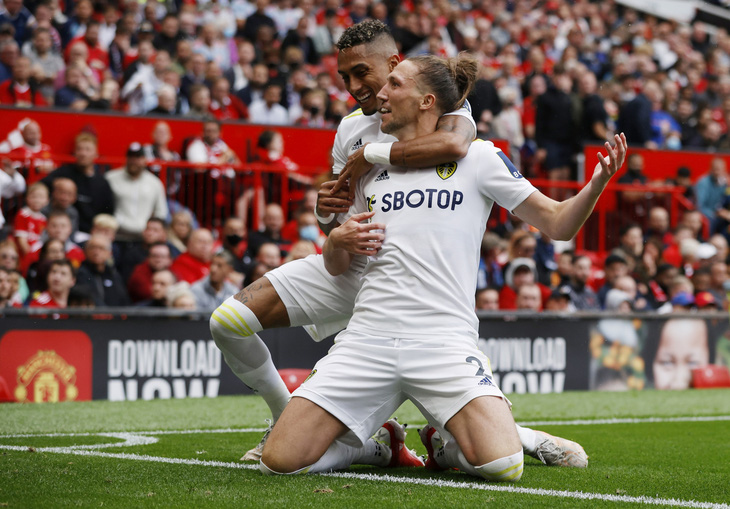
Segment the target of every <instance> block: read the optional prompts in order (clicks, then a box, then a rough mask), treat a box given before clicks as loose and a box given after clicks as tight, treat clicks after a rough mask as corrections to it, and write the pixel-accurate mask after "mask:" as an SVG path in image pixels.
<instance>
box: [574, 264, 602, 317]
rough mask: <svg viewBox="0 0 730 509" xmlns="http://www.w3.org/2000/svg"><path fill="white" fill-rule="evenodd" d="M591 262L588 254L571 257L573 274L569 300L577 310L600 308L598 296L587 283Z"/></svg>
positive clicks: (591, 266)
mask: <svg viewBox="0 0 730 509" xmlns="http://www.w3.org/2000/svg"><path fill="white" fill-rule="evenodd" d="M592 268H593V262H591V259H590V258H589V257H588V256H576V257H575V258H574V259H573V274H572V276H571V278H570V300H571V302H572V303H573V305H574V306H575V309H577V310H579V311H592V310H598V309H600V304H599V302H598V297H597V296H596V292H594V291H593V290H592V289H591V287H590V286H589V285H588V281H589V280H590V278H591V269H592Z"/></svg>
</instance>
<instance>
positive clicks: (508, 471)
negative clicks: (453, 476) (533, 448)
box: [475, 451, 524, 482]
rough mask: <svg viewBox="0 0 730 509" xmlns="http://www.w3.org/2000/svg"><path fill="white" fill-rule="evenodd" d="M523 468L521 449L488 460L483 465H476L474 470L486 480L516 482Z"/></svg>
mask: <svg viewBox="0 0 730 509" xmlns="http://www.w3.org/2000/svg"><path fill="white" fill-rule="evenodd" d="M523 468H524V455H523V454H522V451H520V452H516V453H514V454H512V455H511V456H505V457H503V458H499V459H496V460H494V461H490V462H489V463H485V464H484V465H481V466H478V467H476V468H475V470H476V471H477V472H479V473H478V475H481V476H482V477H484V478H485V479H487V480H488V481H497V482H516V481H519V480H520V477H522V470H523Z"/></svg>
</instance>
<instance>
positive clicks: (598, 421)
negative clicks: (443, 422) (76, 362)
mask: <svg viewBox="0 0 730 509" xmlns="http://www.w3.org/2000/svg"><path fill="white" fill-rule="evenodd" d="M716 421H730V415H709V416H696V417H692V416H685V417H639V418H633V417H617V418H613V419H574V420H570V421H519V422H518V423H517V424H519V425H520V426H582V425H592V424H643V423H662V422H716ZM425 425H426V423H425V422H414V423H410V425H409V427H411V428H412V427H414V426H425ZM266 429H267V428H219V429H183V430H153V431H132V432H131V433H136V434H138V435H195V434H205V433H259V432H261V433H263V432H264V431H266ZM101 433H102V432H98V433H87V432H84V433H22V434H8V435H0V439H2V438H34V437H51V438H53V437H86V436H99V435H100V434H101ZM118 433H125V432H123V431H119V432H118Z"/></svg>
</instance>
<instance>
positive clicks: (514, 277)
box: [499, 258, 550, 309]
mask: <svg viewBox="0 0 730 509" xmlns="http://www.w3.org/2000/svg"><path fill="white" fill-rule="evenodd" d="M504 280H505V285H504V286H503V287H502V289H501V290H500V291H499V309H516V307H517V292H518V291H519V289H520V287H521V286H522V285H526V284H534V283H535V282H536V281H537V269H536V268H535V262H534V260H533V259H532V258H515V259H514V260H512V261H511V262H510V264H509V266H508V267H507V269H506V270H505V273H504ZM547 293H548V294H549V293H550V291H549V290H547Z"/></svg>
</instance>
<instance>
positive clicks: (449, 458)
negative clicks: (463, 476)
mask: <svg viewBox="0 0 730 509" xmlns="http://www.w3.org/2000/svg"><path fill="white" fill-rule="evenodd" d="M435 456H436V458H435V459H436V463H438V465H439V466H440V467H441V468H458V469H459V470H461V471H462V472H466V473H467V474H470V475H473V476H474V477H481V476H482V474H480V473H479V472H478V471H477V469H476V468H475V467H474V465H472V464H471V463H469V462H468V461H466V458H465V457H464V453H463V452H461V448H460V447H459V444H457V443H456V440H455V439H453V438H452V439H451V440H449V441H448V442H446V444H445V445H444V446H443V448H442V449H441V450H440V451H439V452H436V453H435Z"/></svg>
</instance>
